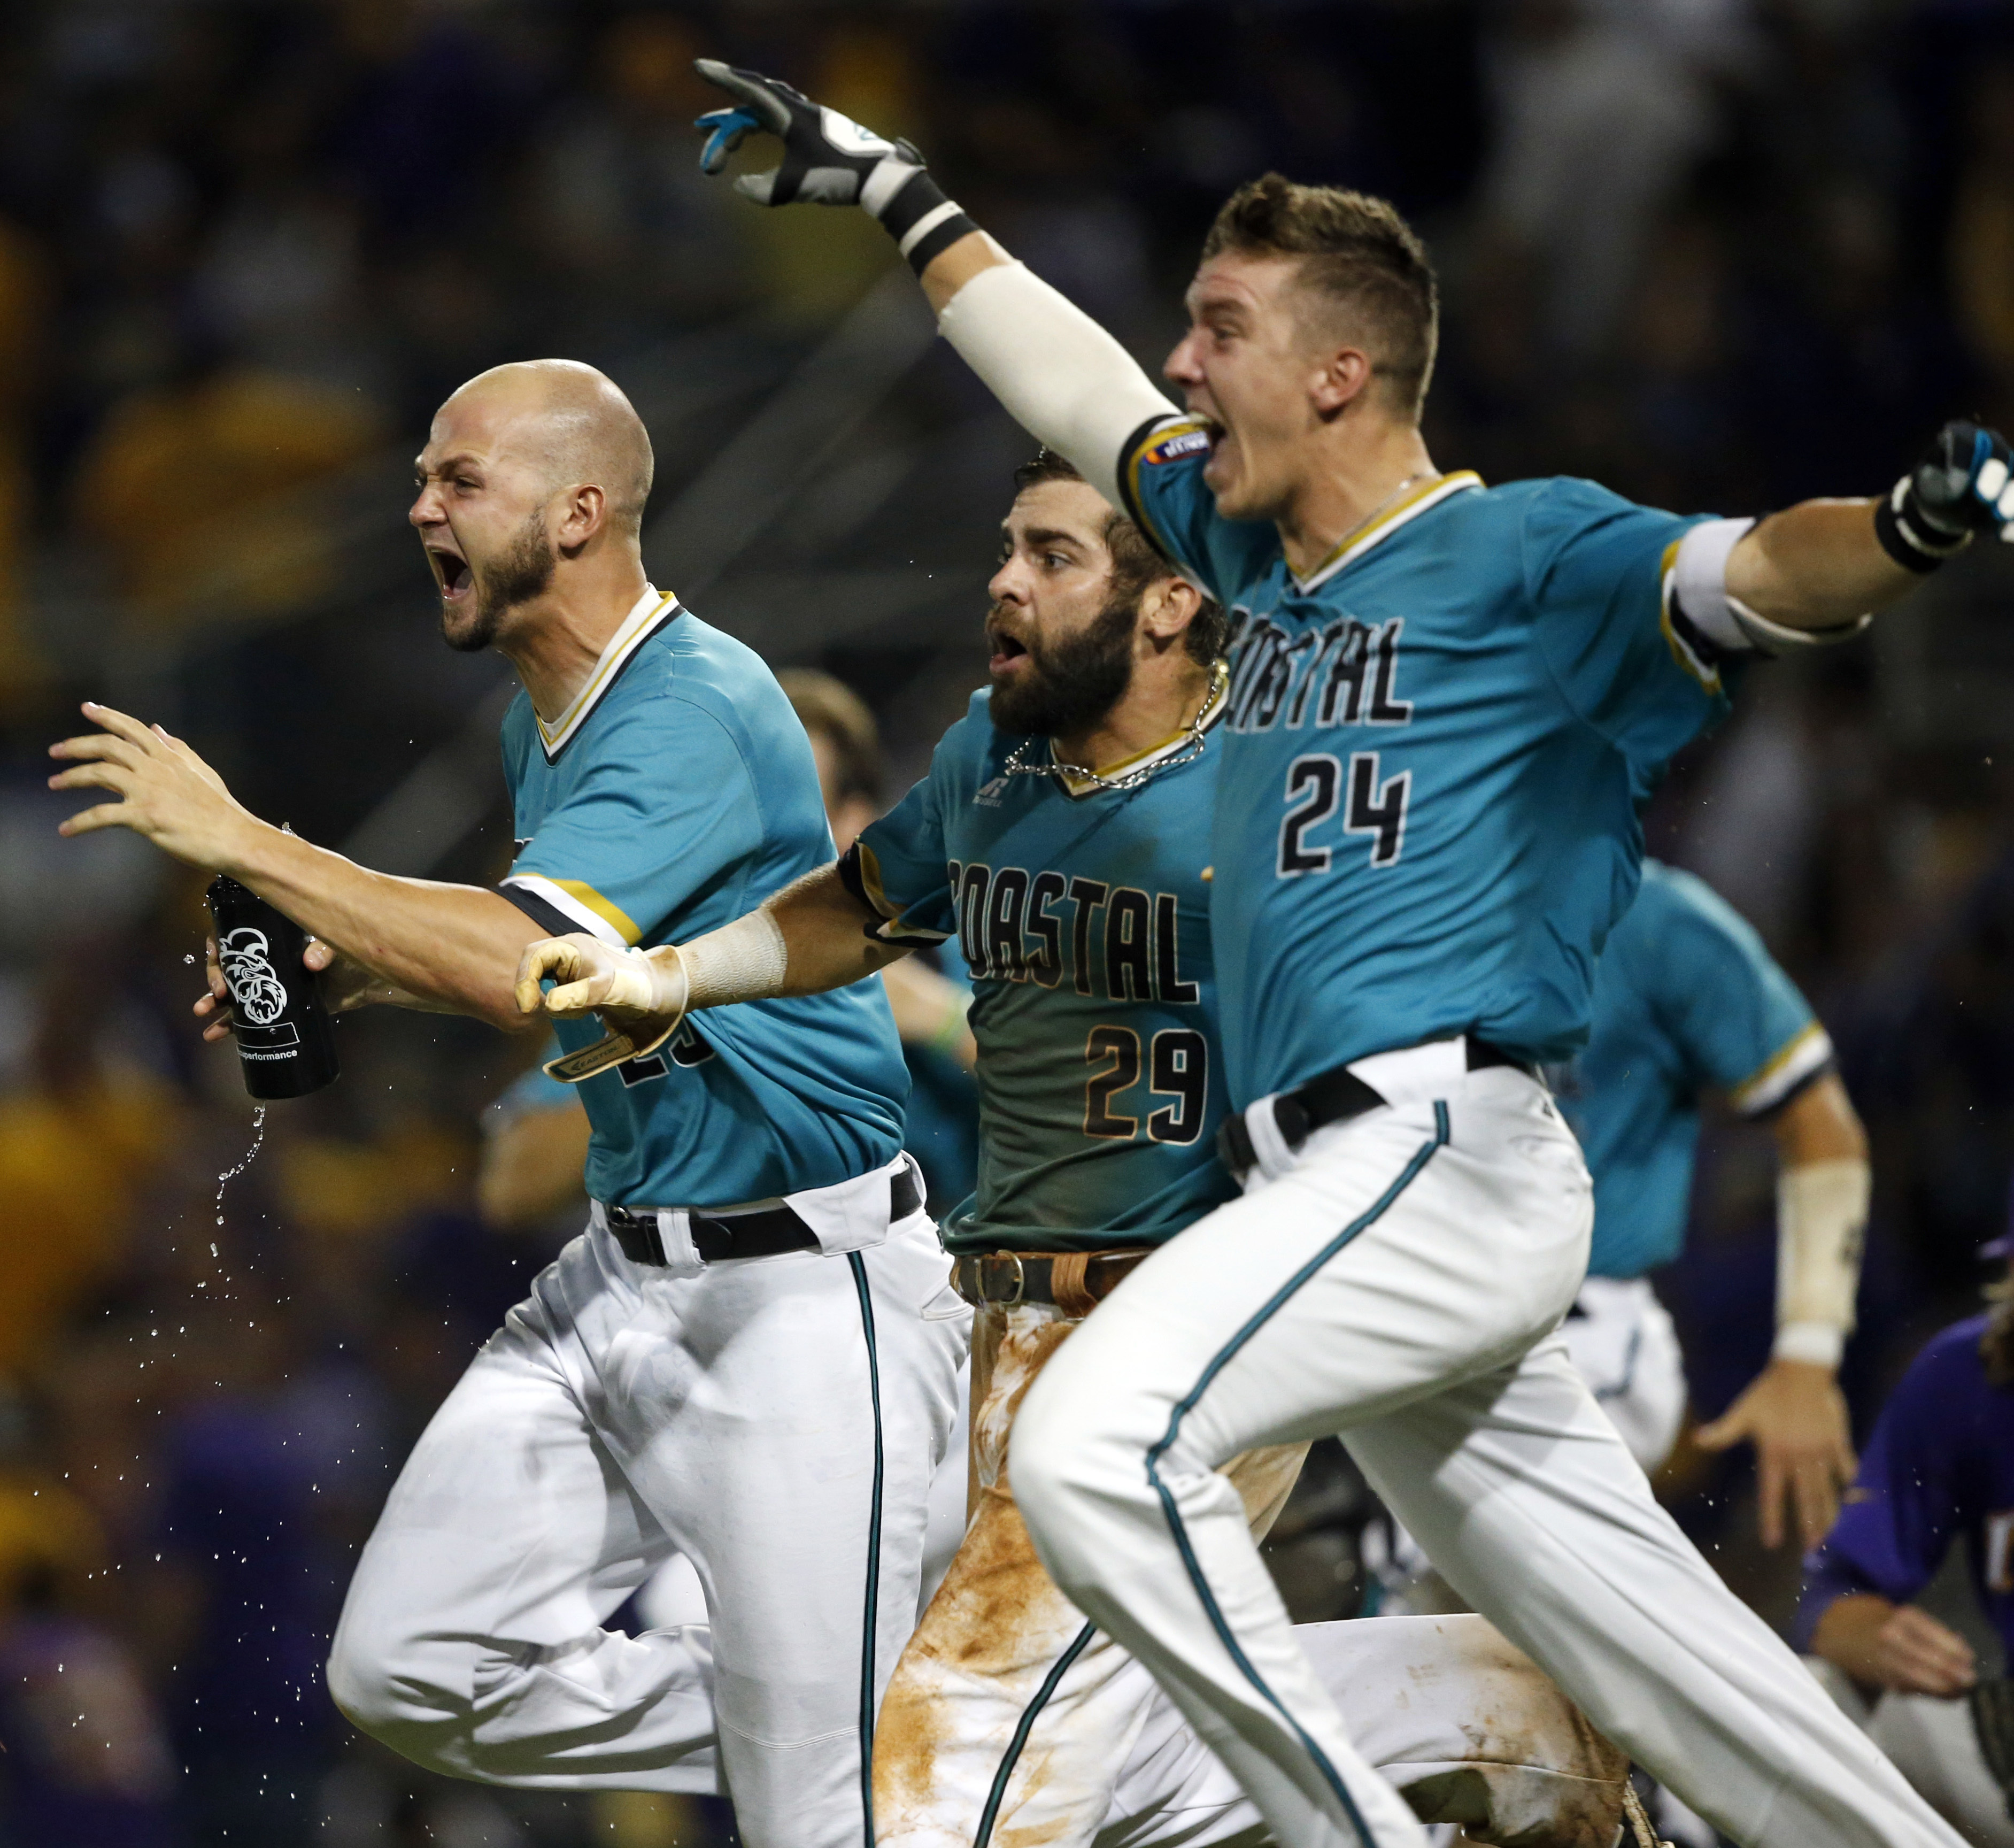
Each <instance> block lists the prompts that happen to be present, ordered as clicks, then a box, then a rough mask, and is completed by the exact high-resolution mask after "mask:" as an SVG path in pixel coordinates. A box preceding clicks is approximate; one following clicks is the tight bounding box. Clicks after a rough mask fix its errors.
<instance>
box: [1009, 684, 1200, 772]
mask: <svg viewBox="0 0 2014 1848" xmlns="http://www.w3.org/2000/svg"><path fill="white" fill-rule="evenodd" d="M1228 678H1229V676H1228V675H1227V673H1226V672H1225V669H1224V663H1223V662H1221V661H1220V662H1217V664H1216V666H1213V668H1212V669H1210V675H1209V692H1208V693H1207V694H1206V695H1205V696H1204V698H1203V702H1202V705H1199V706H1198V707H1197V708H1196V712H1195V717H1194V718H1193V719H1191V720H1190V721H1189V723H1188V737H1186V738H1185V739H1184V740H1183V741H1182V744H1181V748H1179V749H1177V750H1174V751H1171V752H1169V753H1168V755H1166V756H1165V757H1157V758H1156V759H1154V761H1153V762H1152V763H1143V764H1141V766H1140V767H1139V768H1138V770H1128V771H1127V772H1126V773H1125V774H1124V775H1123V776H1119V777H1106V776H1102V775H1100V774H1099V773H1098V771H1096V770H1087V769H1085V768H1084V766H1083V765H1082V764H1080V763H1059V762H1058V761H1057V759H1056V757H1055V747H1054V745H1053V744H1052V745H1051V747H1050V755H1049V761H1048V763H1029V762H1028V761H1027V755H1028V753H1029V752H1030V751H1032V750H1034V748H1035V745H1036V741H1035V740H1034V739H1033V738H1023V740H1022V741H1020V744H1018V745H1016V746H1015V747H1014V748H1013V749H1012V751H1011V752H1009V753H1008V756H1007V761H1006V762H1005V763H1004V764H1002V766H1000V773H1001V775H1002V776H1003V777H1055V779H1056V780H1057V781H1058V782H1059V783H1071V782H1074V783H1089V784H1094V785H1095V787H1096V788H1099V789H1110V790H1124V789H1138V788H1139V787H1140V785H1141V784H1142V783H1145V782H1146V781H1147V780H1149V778H1150V777H1157V776H1159V774H1160V773H1161V772H1162V771H1163V770H1176V769H1178V768H1179V767H1180V766H1181V765H1183V764H1185V763H1194V762H1195V759H1197V758H1199V757H1200V756H1201V755H1202V748H1203V745H1204V742H1205V740H1204V737H1203V728H1204V726H1205V724H1206V722H1207V721H1208V719H1209V716H1210V715H1211V714H1212V713H1213V712H1215V711H1216V710H1217V707H1218V705H1220V703H1221V702H1222V701H1223V698H1224V687H1225V685H1226V683H1227V680H1228Z"/></svg>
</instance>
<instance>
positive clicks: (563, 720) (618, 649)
mask: <svg viewBox="0 0 2014 1848" xmlns="http://www.w3.org/2000/svg"><path fill="white" fill-rule="evenodd" d="M677 601H678V593H677V592H676V590H667V591H666V592H665V594H664V595H663V596H662V597H659V598H658V606H657V608H655V609H653V610H650V611H648V612H646V614H645V615H644V616H643V619H642V620H641V621H640V622H639V621H637V620H636V618H634V617H632V618H630V619H629V620H630V621H631V622H633V623H636V626H635V628H634V629H633V630H631V631H630V633H629V636H628V637H626V638H625V639H623V640H622V641H619V642H618V644H617V645H616V646H615V647H614V648H611V650H610V651H608V652H607V654H606V655H603V656H602V658H601V662H600V666H597V668H596V669H595V670H594V673H593V675H592V676H590V679H589V680H588V683H587V684H586V686H585V687H582V688H581V690H580V691H579V693H577V694H575V695H574V698H573V701H572V704H571V705H568V708H567V709H566V710H565V711H564V712H562V713H561V715H560V716H559V719H558V721H557V723H554V724H552V725H548V724H547V723H546V722H545V720H544V719H541V718H539V715H538V713H537V712H536V710H535V711H534V712H532V719H533V720H534V722H535V723H536V724H537V726H538V727H539V737H540V738H542V739H543V741H544V742H545V747H546V748H547V750H548V751H550V750H552V749H553V748H554V747H555V746H556V745H557V744H558V743H559V741H561V739H562V738H564V737H565V736H566V735H567V734H568V732H570V731H571V730H573V728H574V727H575V726H577V725H578V724H579V723H580V721H581V719H582V718H583V717H584V716H586V712H587V710H588V709H589V708H590V706H592V705H593V704H594V702H595V701H596V700H597V699H598V698H600V696H601V690H602V688H603V687H604V686H605V685H606V684H607V681H608V678H609V676H611V674H613V673H615V670H616V669H618V668H619V667H620V666H622V663H623V662H625V661H627V660H628V659H629V656H630V655H631V653H632V652H633V651H634V650H635V648H636V643H637V641H638V640H639V638H640V637H642V636H643V633H645V631H646V630H648V629H649V628H650V625H651V624H652V623H654V622H655V621H656V620H657V619H658V617H660V616H661V615H663V614H664V613H665V611H666V610H668V609H669V608H671V606H672V605H673V604H674V603H676V602H677ZM632 941H634V939H632Z"/></svg>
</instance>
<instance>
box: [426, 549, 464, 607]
mask: <svg viewBox="0 0 2014 1848" xmlns="http://www.w3.org/2000/svg"><path fill="white" fill-rule="evenodd" d="M427 562H428V564H429V565H432V567H433V570H434V578H435V581H436V582H437V583H439V586H440V594H441V597H442V599H443V601H445V602H448V603H459V602H460V601H462V600H463V599H464V597H467V596H468V593H469V592H470V591H471V590H472V589H474V588H475V573H474V572H472V571H471V570H470V569H468V560H467V559H466V558H464V557H462V555H461V554H460V553H459V552H451V551H447V550H446V549H445V548H444V547H440V546H432V545H430V546H428V547H427Z"/></svg>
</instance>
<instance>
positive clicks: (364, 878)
mask: <svg viewBox="0 0 2014 1848" xmlns="http://www.w3.org/2000/svg"><path fill="white" fill-rule="evenodd" d="M220 870H222V871H224V872H226V873H228V874H230V875H231V877H232V878H234V879H235V880H237V881H238V882H239V883H240V884H241V885H245V886H249V888H251V889H252V890H253V892H256V893H257V894H258V895H260V897H261V898H262V899H267V901H269V902H271V903H272V904H274V905H276V906H278V907H279V909H280V910H282V911H284V912H285V913H286V914H287V915H288V917H291V918H292V920H294V921H295V922H296V924H299V925H300V927H301V928H303V930H305V931H308V932H309V933H310V935H314V936H316V937H319V938H321V940H322V941H323V942H324V943H326V944H328V945H329V946H331V948H332V949H335V950H338V951H339V952H340V953H342V955H344V956H347V957H348V958H349V960H351V961H352V962H354V963H360V964H362V965H363V967H365V968H367V969H368V970H369V971H371V973H372V974H374V975H375V976H377V977H378V978H379V979H380V980H381V981H383V982H384V983H385V984H386V985H388V988H389V989H391V990H392V991H396V992H403V994H404V995H406V996H410V997H411V999H412V1000H413V1001H414V1003H417V1005H418V1006H420V1007H422V1008H425V1009H428V1010H442V1011H446V1012H449V1013H453V1014H473V1015H474V1016H475V1017H476V1018H478V1019H479V1020H484V1021H488V1022H489V1024H491V1025H492V1026H494V1027H499V1028H503V1029H504V1031H505V1032H522V1031H525V1030H526V1029H528V1028H532V1027H536V1026H537V1025H539V1022H538V1021H536V1020H528V1019H526V1018H525V1017H524V1016H523V1015H522V1014H520V1013H519V1012H518V1008H517V1006H516V1004H515V1003H514V1000H513V999H512V996H511V986H512V982H513V980H514V978H515V976H516V974H517V971H518V958H519V956H521V954H522V953H523V952H524V949H525V945H526V944H528V943H529V942H533V941H534V940H535V939H536V938H538V937H539V936H540V935H543V933H542V931H540V929H539V926H538V925H537V924H534V923H533V922H532V920H531V919H530V918H529V917H526V916H525V913H523V912H521V911H520V910H518V908H517V907H516V906H514V905H513V904H511V902H509V900H507V899H503V898H500V897H499V896H498V895H496V893H495V892H485V891H483V890H482V889H481V888H479V887H476V886H472V885H438V884H435V882H433V881H430V880H425V879H402V878H398V877H394V876H392V874H387V873H374V872H372V871H371V870H370V869H369V868H368V867H360V866H358V865H357V863H355V862H354V861H353V860H348V859H344V858H343V857H342V855H341V854H339V853H331V852H329V851H328V849H326V848H322V847H317V846H314V845H311V844H310V843H309V842H308V841H303V840H302V839H301V838H299V836H298V835H296V834H288V833H286V832H285V831H282V830H281V829H279V828H275V827H267V826H266V825H265V824H263V823H262V824H258V826H257V827H256V828H253V829H251V830H249V831H247V832H246V834H245V838H244V840H243V841H242V845H241V846H240V847H239V848H238V850H237V852H235V853H234V854H233V856H232V863H231V864H229V865H227V866H224V867H222V868H220Z"/></svg>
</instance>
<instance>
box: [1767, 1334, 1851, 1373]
mask: <svg viewBox="0 0 2014 1848" xmlns="http://www.w3.org/2000/svg"><path fill="white" fill-rule="evenodd" d="M1845 1352H1846V1330H1845V1329H1843V1328H1834V1327H1833V1326H1832V1325H1831V1324H1830V1323H1829V1322H1785V1323H1784V1324H1783V1326H1782V1327H1781V1328H1779V1329H1777V1331H1776V1344H1775V1346H1773V1347H1772V1348H1771V1349H1770V1350H1769V1356H1770V1358H1771V1359H1772V1360H1801V1361H1808V1362H1810V1363H1811V1364H1812V1365H1813V1366H1815V1367H1830V1368H1831V1369H1833V1372H1835V1373H1837V1371H1838V1370H1839V1362H1840V1356H1841V1355H1843V1354H1844V1353H1845Z"/></svg>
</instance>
